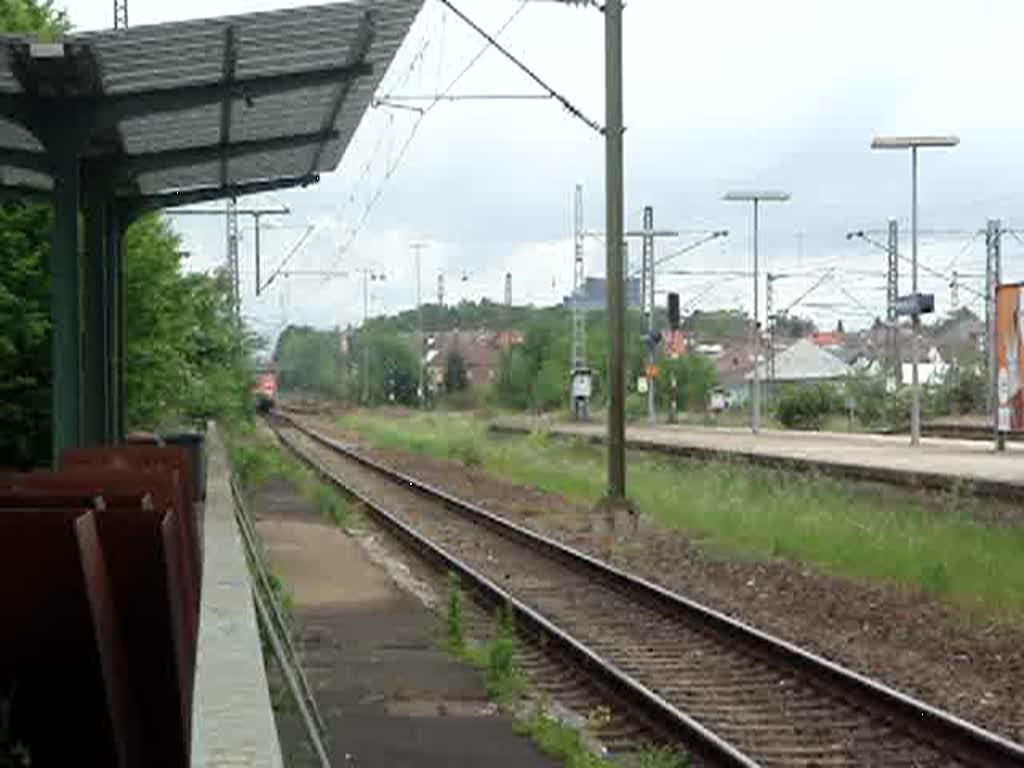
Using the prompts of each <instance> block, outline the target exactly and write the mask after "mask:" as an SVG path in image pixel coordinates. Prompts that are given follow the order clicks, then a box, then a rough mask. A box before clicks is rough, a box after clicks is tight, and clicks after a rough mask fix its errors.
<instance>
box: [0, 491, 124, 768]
mask: <svg viewBox="0 0 1024 768" xmlns="http://www.w3.org/2000/svg"><path fill="white" fill-rule="evenodd" d="M88 513H89V510H86V509H49V510H45V511H41V510H39V509H4V510H0V614H2V615H3V617H4V618H3V631H2V632H0V694H2V695H4V696H5V697H9V698H10V700H11V707H12V708H11V722H10V728H9V730H10V737H11V738H12V739H13V741H14V742H15V743H21V744H23V745H24V746H25V747H26V748H27V749H28V750H29V753H30V757H31V760H32V763H31V764H32V765H38V766H48V765H60V766H63V765H104V766H106V765H119V764H120V761H119V758H118V754H119V750H118V748H117V744H118V743H119V737H118V733H117V731H116V730H115V727H114V718H113V717H112V715H111V712H110V710H109V708H108V706H107V704H106V702H107V701H108V693H107V688H108V684H115V685H116V673H114V675H113V677H110V676H108V677H109V679H110V681H111V682H110V683H108V677H105V671H106V670H108V669H109V670H114V668H115V667H116V664H114V665H113V666H111V664H107V665H106V666H105V663H104V662H105V660H109V659H112V658H114V654H115V653H116V652H115V651H112V650H111V649H110V648H109V646H108V648H107V650H106V652H105V653H101V650H100V648H99V644H100V641H98V638H99V637H102V636H105V635H106V634H109V631H108V630H109V626H104V627H103V628H102V629H100V630H98V629H97V626H96V624H95V621H96V620H97V619H99V620H101V621H104V622H105V621H106V620H107V619H109V612H107V610H106V608H103V606H108V603H107V602H106V601H107V597H106V596H104V595H103V594H101V593H102V591H103V589H104V587H103V584H104V579H103V578H102V572H101V569H99V567H98V564H97V561H96V559H95V557H94V554H95V551H94V548H93V547H91V546H90V545H88V544H86V545H85V552H86V555H85V557H86V559H85V561H84V562H83V559H82V551H80V544H79V540H78V536H77V531H76V527H75V525H74V521H75V520H76V519H77V518H79V517H80V516H82V515H86V514H88ZM86 572H88V573H89V574H90V584H89V585H87V583H86V577H85V574H86ZM94 604H95V605H96V606H98V607H99V609H98V610H94V609H93V605H94ZM108 607H109V606H108ZM121 735H122V737H123V735H124V734H123V729H121ZM120 752H121V753H122V754H124V753H125V752H124V750H120Z"/></svg>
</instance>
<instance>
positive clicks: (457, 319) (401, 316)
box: [367, 299, 564, 334]
mask: <svg viewBox="0 0 1024 768" xmlns="http://www.w3.org/2000/svg"><path fill="white" fill-rule="evenodd" d="M422 311H423V327H424V328H427V329H429V330H430V331H454V330H456V329H460V328H461V329H463V330H466V329H475V328H501V329H516V330H523V329H525V328H526V326H527V325H528V324H529V323H530V322H531V320H532V319H533V318H534V317H535V316H536V315H537V314H538V313H541V314H552V315H555V314H564V310H563V309H562V308H561V307H552V308H549V309H534V308H533V307H506V306H505V305H504V304H498V303H495V302H493V301H490V300H489V299H482V300H481V301H480V302H479V303H477V302H472V301H462V302H459V303H458V304H454V305H452V304H448V305H445V306H443V307H441V306H438V305H437V304H424V305H422ZM367 326H368V328H369V329H371V330H372V331H373V332H376V333H384V334H398V333H408V334H411V333H414V332H416V331H417V330H418V329H419V327H420V326H419V314H418V312H417V310H416V309H407V310H405V311H404V312H400V313H398V314H397V315H394V316H392V317H373V318H370V320H369V322H368V323H367Z"/></svg>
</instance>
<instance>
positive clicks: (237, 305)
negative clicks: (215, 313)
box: [225, 197, 242, 325]
mask: <svg viewBox="0 0 1024 768" xmlns="http://www.w3.org/2000/svg"><path fill="white" fill-rule="evenodd" d="M226 206H227V207H226V209H225V210H226V213H225V221H226V224H227V261H228V274H229V275H230V276H231V307H232V312H233V314H234V318H235V325H238V324H239V323H240V322H241V313H242V294H241V286H240V285H239V271H238V201H236V200H235V198H233V197H229V198H228V199H227V201H226Z"/></svg>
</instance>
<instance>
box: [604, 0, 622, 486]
mask: <svg viewBox="0 0 1024 768" xmlns="http://www.w3.org/2000/svg"><path fill="white" fill-rule="evenodd" d="M604 22H605V208H606V210H605V218H606V225H605V235H606V240H605V242H606V244H607V255H606V271H607V275H608V331H609V345H608V346H609V360H608V488H607V493H608V499H607V500H608V502H609V503H610V504H611V505H623V504H625V501H626V408H625V405H626V366H625V357H626V355H625V351H626V350H625V344H626V304H625V284H624V273H623V254H622V246H623V228H624V227H623V216H624V204H623V196H624V195H623V127H624V126H623V116H622V0H607V2H606V3H605V6H604Z"/></svg>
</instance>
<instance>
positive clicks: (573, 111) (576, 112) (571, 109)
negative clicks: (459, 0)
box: [439, 0, 605, 135]
mask: <svg viewBox="0 0 1024 768" xmlns="http://www.w3.org/2000/svg"><path fill="white" fill-rule="evenodd" d="M439 2H441V4H443V5H444V6H445V7H446V8H448V9H449V10H451V12H452V13H454V14H455V15H456V16H458V17H459V18H460V19H461V20H462V21H463V22H465V23H466V24H467V25H468V26H469V27H471V28H472V29H473V30H474V31H475V32H476V33H477V34H479V35H480V36H481V37H483V38H484V39H485V40H486V41H487V42H488V44H489V45H491V46H492V47H493V48H494V49H495V50H496V51H498V52H499V53H500V54H501V55H502V56H504V57H505V58H506V59H508V60H509V61H511V62H512V63H513V64H515V66H516V67H518V68H519V69H520V70H521V71H522V72H523V73H524V74H525V75H526V76H527V77H529V78H530V79H531V80H533V82H535V83H536V84H537V85H539V86H540V87H541V88H543V89H544V90H545V91H546V92H547V93H549V94H550V95H551V97H552V98H554V99H555V100H556V101H558V103H559V104H561V105H562V106H563V107H564V108H565V110H566V111H567V112H568V113H569V114H570V115H572V116H573V117H575V118H576V119H578V120H580V121H581V122H583V123H584V124H585V125H587V126H589V127H590V128H592V129H593V130H595V131H597V132H598V133H600V134H601V135H604V132H605V129H604V126H602V125H601V124H600V123H599V122H597V121H596V120H594V119H592V118H589V117H587V116H586V115H585V114H584V113H583V111H582V110H581V109H580V108H579V107H577V106H576V105H575V104H573V103H572V102H571V101H569V99H568V98H567V97H566V96H564V95H562V94H561V93H559V92H558V91H556V90H555V89H554V88H552V87H551V86H550V85H548V84H547V82H546V81H544V80H543V79H542V78H541V77H540V76H539V75H538V74H537V73H536V72H534V71H533V70H532V69H530V68H529V67H528V66H526V64H524V63H523V62H522V61H520V60H519V59H518V58H517V57H516V56H515V55H514V54H513V53H512V52H511V51H509V50H508V49H507V48H505V46H503V45H502V44H501V43H499V42H498V40H497V38H496V37H493V36H491V35H490V34H488V33H487V31H486V30H485V29H483V28H482V27H481V26H480V25H478V24H477V23H476V22H475V21H473V20H472V19H471V18H469V17H468V16H467V15H466V14H465V13H463V12H462V11H460V10H459V9H458V8H456V7H455V6H454V5H453V4H452V2H451V0H439Z"/></svg>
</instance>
